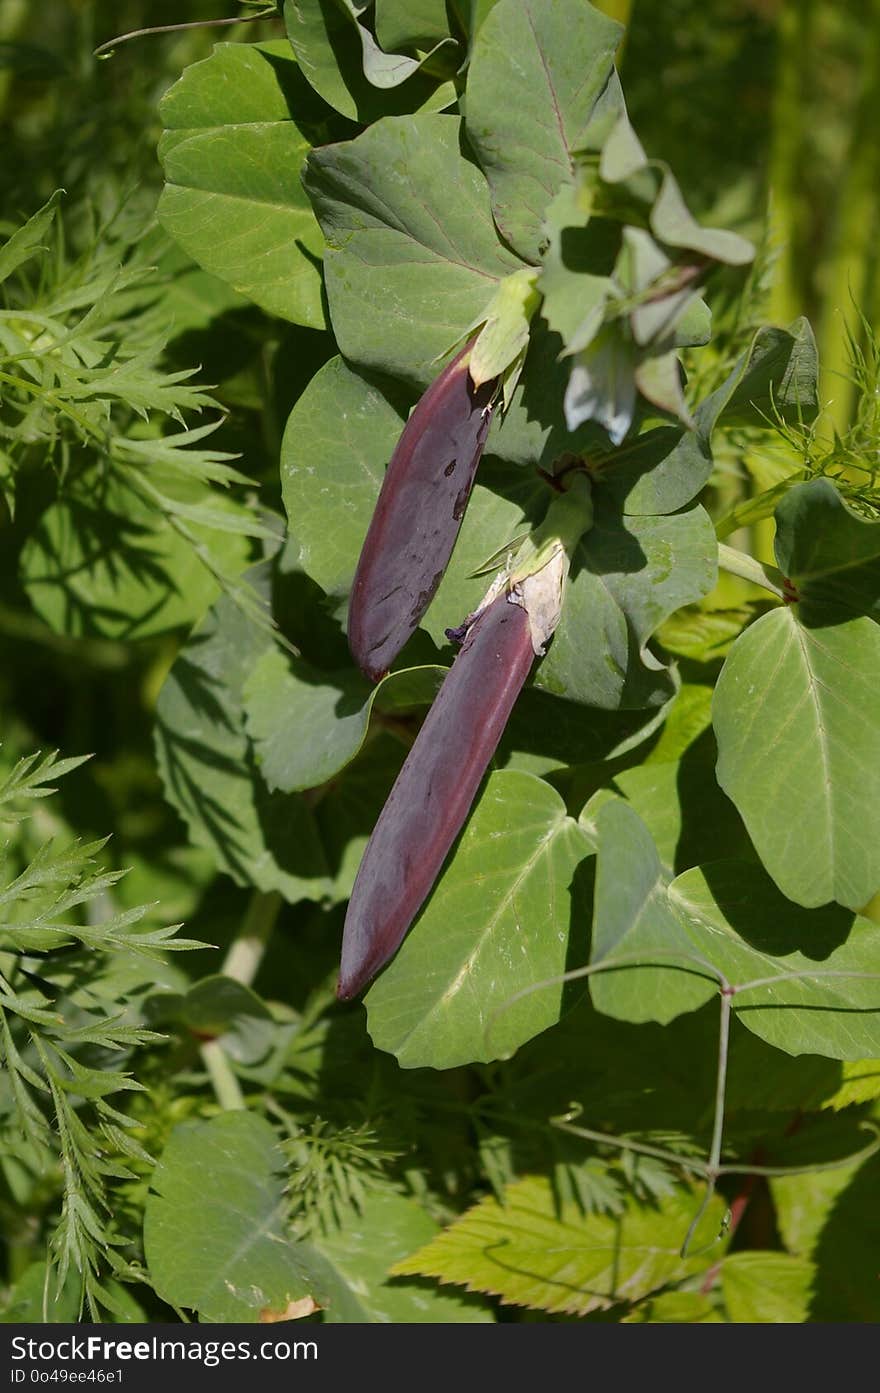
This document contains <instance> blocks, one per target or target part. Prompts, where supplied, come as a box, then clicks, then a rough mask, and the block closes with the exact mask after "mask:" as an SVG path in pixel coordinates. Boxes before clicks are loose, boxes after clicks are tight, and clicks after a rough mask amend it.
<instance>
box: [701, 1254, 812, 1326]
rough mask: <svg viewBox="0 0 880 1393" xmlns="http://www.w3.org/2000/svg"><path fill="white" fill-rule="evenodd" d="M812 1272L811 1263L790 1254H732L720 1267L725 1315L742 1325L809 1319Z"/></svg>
mask: <svg viewBox="0 0 880 1393" xmlns="http://www.w3.org/2000/svg"><path fill="white" fill-rule="evenodd" d="M815 1275H816V1274H815V1269H814V1267H813V1264H812V1263H811V1262H808V1261H807V1260H806V1259H805V1258H796V1257H792V1256H791V1254H790V1253H765V1252H757V1253H749V1252H745V1253H732V1254H731V1255H730V1257H727V1258H725V1259H724V1262H723V1264H722V1266H721V1290H722V1293H723V1295H724V1304H725V1306H726V1307H727V1314H728V1316H729V1318H730V1319H731V1320H732V1321H735V1322H736V1323H737V1324H744V1325H753V1324H756V1323H761V1324H773V1325H792V1324H798V1323H800V1322H802V1321H806V1320H809V1310H810V1291H811V1289H812V1286H813V1283H814V1281H815Z"/></svg>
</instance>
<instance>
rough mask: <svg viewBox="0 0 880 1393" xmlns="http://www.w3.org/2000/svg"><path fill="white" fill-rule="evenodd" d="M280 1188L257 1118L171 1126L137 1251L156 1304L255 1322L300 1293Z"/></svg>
mask: <svg viewBox="0 0 880 1393" xmlns="http://www.w3.org/2000/svg"><path fill="white" fill-rule="evenodd" d="M206 1177H210V1183H209V1184H206V1183H205V1181H206ZM284 1188H285V1187H284V1157H283V1155H282V1153H281V1150H280V1148H279V1147H278V1145H277V1139H276V1137H275V1133H274V1132H273V1130H272V1128H271V1127H270V1126H269V1123H268V1122H266V1121H265V1120H264V1119H263V1118H261V1117H257V1116H256V1115H255V1114H253V1113H248V1112H227V1113H221V1115H220V1116H219V1117H213V1118H211V1119H210V1120H209V1121H207V1122H184V1123H182V1124H181V1125H180V1126H179V1127H177V1128H176V1129H175V1131H174V1132H173V1133H172V1136H171V1139H170V1141H169V1142H168V1144H167V1146H166V1147H165V1151H164V1152H163V1154H162V1157H161V1159H160V1161H159V1163H158V1165H157V1166H156V1169H155V1171H154V1172H153V1177H152V1193H151V1194H150V1195H149V1196H148V1198H147V1203H146V1209H145V1213H144V1252H145V1256H146V1260H147V1266H148V1268H149V1272H150V1278H151V1280H152V1282H153V1284H154V1286H155V1288H156V1291H157V1292H158V1293H159V1295H160V1296H161V1297H162V1299H163V1300H165V1301H168V1302H170V1304H171V1305H172V1306H184V1307H188V1308H190V1309H193V1310H196V1311H198V1313H199V1316H200V1317H201V1319H202V1320H203V1321H211V1322H217V1321H220V1322H224V1321H227V1322H228V1321H242V1322H256V1321H260V1320H271V1319H273V1318H274V1319H276V1320H277V1319H279V1318H281V1317H283V1315H284V1313H285V1312H286V1311H287V1309H288V1307H289V1306H290V1304H291V1303H292V1302H296V1301H302V1300H303V1299H304V1298H305V1297H307V1296H309V1295H310V1294H311V1288H310V1279H309V1277H308V1275H307V1270H306V1267H305V1265H304V1263H303V1261H302V1257H301V1255H300V1253H299V1252H298V1251H297V1247H296V1245H295V1244H294V1243H293V1242H292V1241H291V1240H290V1239H289V1238H288V1237H287V1235H286V1233H285V1211H286V1200H285V1194H284Z"/></svg>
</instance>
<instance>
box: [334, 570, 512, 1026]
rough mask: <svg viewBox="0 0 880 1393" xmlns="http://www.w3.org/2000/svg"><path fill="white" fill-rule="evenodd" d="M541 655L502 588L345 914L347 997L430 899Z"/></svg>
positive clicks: (431, 716) (395, 798)
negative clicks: (523, 689)
mask: <svg viewBox="0 0 880 1393" xmlns="http://www.w3.org/2000/svg"><path fill="white" fill-rule="evenodd" d="M534 657H535V650H534V646H533V640H532V629H531V625H530V621H529V616H528V614H527V612H526V610H525V609H523V608H522V607H521V606H520V605H519V604H515V603H510V602H509V601H508V599H507V595H506V593H502V594H500V595H499V596H498V597H497V598H496V599H494V600H493V601H492V602H491V604H489V605H487V607H486V608H485V609H484V610H482V611H480V612H479V613H478V614H477V616H476V618H475V619H474V621H473V623H472V624H471V626H470V628H469V629H468V631H467V633H466V635H465V639H464V642H463V644H462V647H461V649H460V651H459V653H458V654H457V656H456V658H455V662H454V663H453V665H452V667H451V668H450V670H449V673H448V674H447V676H446V678H445V680H444V682H443V686H442V687H441V688H440V691H439V693H438V694H437V696H436V698H435V700H434V704H433V706H432V707H431V709H430V711H429V712H428V715H427V717H426V719H425V722H424V725H423V726H422V728H421V730H420V731H419V733H418V736H417V737H416V741H415V744H414V745H413V747H412V749H411V750H410V752H409V754H408V755H407V757H406V761H405V763H404V765H403V767H402V769H401V771H400V773H399V774H398V776H397V781H396V782H395V784H394V787H393V788H392V790H391V793H390V794H389V797H388V801H387V802H386V804H385V806H384V808H383V809H382V812H381V814H380V816H379V821H378V822H377V823H376V826H375V827H374V829H373V834H372V836H371V837H370V840H369V842H368V843H367V849H366V851H365V852H364V856H363V860H362V861H361V865H360V869H359V870H358V873H357V879H356V880H355V883H354V889H353V890H352V894H351V900H350V902H349V906H348V913H347V915H346V918H345V932H344V935H343V940H342V963H341V966H340V971H339V985H338V987H337V996H339V998H340V999H341V1000H343V1001H345V1000H347V999H348V998H349V997H352V996H355V995H356V994H357V992H359V991H360V990H361V989H362V988H363V987H365V986H366V984H367V982H369V980H370V978H371V977H373V976H374V975H375V974H376V973H377V972H378V971H379V969H380V967H382V966H383V965H384V964H385V963H386V962H387V961H388V959H389V958H390V957H391V956H392V954H393V953H394V952H395V951H396V949H397V948H398V946H399V944H400V943H401V941H402V939H403V937H404V935H405V934H406V931H407V929H408V928H409V926H410V924H411V923H412V921H413V919H414V918H415V916H416V914H417V913H418V911H419V909H420V908H421V906H422V903H423V902H424V900H425V898H426V897H427V895H428V893H429V891H430V889H431V886H432V885H433V884H434V881H435V880H436V878H437V875H438V874H439V871H440V868H441V866H442V865H443V862H444V860H445V859H446V856H447V854H448V852H449V849H450V847H451V846H452V843H453V842H454V841H455V838H456V836H457V835H458V833H459V830H460V829H461V826H462V823H463V822H464V820H465V818H466V817H467V814H468V810H469V809H470V806H471V803H472V802H473V800H474V796H475V794H476V792H477V789H478V787H479V785H480V781H481V779H482V777H483V775H484V773H485V772H486V766H487V765H488V763H489V761H490V759H491V758H492V756H493V754H494V753H495V750H496V747H497V745H498V741H499V740H500V739H501V735H502V732H503V730H504V727H505V725H506V723H507V719H508V717H509V715H510V712H511V710H512V709H513V704H514V702H515V701H516V699H517V697H518V695H519V693H520V690H521V688H522V686H523V683H524V682H525V680H526V678H527V677H528V675H529V671H530V669H531V666H532V662H533V661H534Z"/></svg>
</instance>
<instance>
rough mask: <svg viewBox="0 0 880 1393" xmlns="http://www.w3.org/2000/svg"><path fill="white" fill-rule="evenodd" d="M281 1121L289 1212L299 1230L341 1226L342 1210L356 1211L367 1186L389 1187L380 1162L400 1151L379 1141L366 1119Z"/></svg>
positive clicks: (305, 1231)
mask: <svg viewBox="0 0 880 1393" xmlns="http://www.w3.org/2000/svg"><path fill="white" fill-rule="evenodd" d="M285 1122H286V1126H287V1128H288V1135H287V1136H286V1137H285V1138H284V1140H283V1141H282V1142H281V1150H282V1151H283V1153H284V1155H285V1157H286V1159H287V1161H288V1163H289V1166H290V1183H289V1186H288V1199H289V1205H290V1217H291V1220H292V1222H293V1223H294V1224H295V1226H296V1229H297V1232H298V1233H300V1234H308V1233H314V1232H315V1231H322V1230H323V1231H332V1230H333V1229H335V1228H337V1227H341V1226H342V1224H343V1223H344V1221H345V1213H346V1210H351V1209H352V1208H354V1209H356V1210H358V1211H359V1210H360V1209H361V1207H362V1205H363V1202H364V1197H365V1195H366V1193H367V1191H368V1190H370V1189H375V1188H380V1189H388V1188H389V1185H390V1184H391V1183H392V1182H391V1180H390V1178H389V1176H388V1173H387V1171H386V1169H385V1168H386V1166H388V1165H390V1164H391V1163H392V1162H394V1161H396V1160H397V1159H398V1158H399V1156H400V1154H401V1153H400V1152H397V1151H393V1150H389V1149H387V1148H385V1147H382V1146H380V1144H379V1138H378V1136H377V1133H376V1132H375V1131H374V1129H373V1128H372V1127H371V1126H370V1125H369V1124H368V1123H361V1124H359V1125H357V1126H355V1125H349V1126H344V1127H337V1126H334V1125H333V1124H332V1123H329V1122H327V1121H326V1119H324V1118H320V1117H317V1118H315V1119H314V1120H313V1122H312V1123H311V1124H310V1125H309V1126H305V1125H299V1124H298V1123H296V1122H294V1120H293V1119H292V1118H290V1117H285Z"/></svg>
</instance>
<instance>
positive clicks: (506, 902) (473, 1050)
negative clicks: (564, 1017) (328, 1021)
mask: <svg viewBox="0 0 880 1393" xmlns="http://www.w3.org/2000/svg"><path fill="white" fill-rule="evenodd" d="M454 757H455V752H454V751H450V758H452V759H454ZM589 851H590V847H589V844H588V842H587V840H586V838H585V836H584V834H583V832H582V831H581V830H580V828H579V827H578V826H577V824H576V823H575V822H574V820H573V819H572V818H570V817H568V816H567V815H566V812H565V805H564V804H563V802H562V800H561V798H560V797H559V795H558V794H557V793H556V791H555V790H554V789H552V788H551V787H550V786H549V784H545V783H543V782H542V781H541V780H540V779H536V778H534V777H533V776H532V775H530V774H522V773H516V772H509V773H508V772H505V771H502V772H501V773H497V774H492V775H490V777H489V780H488V783H487V784H486V785H485V788H484V791H483V793H482V795H481V797H480V800H479V802H478V803H477V805H476V807H475V809H474V811H473V813H472V815H471V818H470V821H469V822H468V824H467V826H466V828H465V830H464V833H463V835H462V837H461V840H460V841H459V843H458V844H457V846H456V848H455V849H454V851H453V854H452V859H451V860H450V861H449V862H448V864H447V866H446V869H445V870H444V871H443V873H442V874H441V877H440V879H439V880H438V882H437V884H436V886H435V889H434V892H433V894H432V896H431V898H430V900H429V901H428V903H427V905H426V907H425V908H424V910H423V911H422V913H421V915H420V916H419V918H418V919H417V920H416V923H415V925H414V926H413V928H412V929H411V930H410V932H409V934H408V936H407V938H406V939H405V940H404V942H403V945H402V946H401V948H400V949H399V951H398V953H397V956H396V957H395V958H394V960H393V961H392V962H391V964H390V965H389V967H388V968H387V969H386V970H385V972H384V973H383V975H382V976H381V977H380V978H379V980H378V981H377V982H376V984H375V985H374V986H373V987H372V988H371V990H370V992H369V993H368V995H367V998H366V1005H367V1020H368V1029H369V1031H370V1035H371V1036H372V1039H373V1043H374V1044H375V1045H376V1046H377V1047H378V1048H379V1049H383V1050H388V1051H389V1052H390V1053H391V1054H394V1055H396V1057H397V1060H398V1062H399V1063H400V1064H402V1065H403V1066H404V1067H405V1068H419V1067H425V1066H427V1067H429V1068H432V1069H449V1068H452V1067H453V1066H454V1065H456V1064H464V1063H470V1062H472V1061H477V1060H489V1059H498V1058H501V1057H503V1056H505V1055H507V1054H509V1053H511V1052H512V1051H513V1050H514V1049H516V1048H517V1046H518V1045H520V1044H522V1042H523V1041H524V1040H528V1039H530V1038H531V1037H532V1036H533V1035H536V1034H538V1032H539V1031H541V1030H545V1029H546V1028H547V1027H548V1026H549V1025H552V1024H554V1022H555V1021H557V1020H558V1019H559V1015H560V1010H561V1005H562V998H563V988H562V986H561V985H559V983H558V981H555V980H554V981H553V982H552V984H551V985H548V986H547V988H546V989H545V990H543V991H540V992H534V993H532V994H530V995H528V996H526V997H524V998H523V1000H521V1001H519V1002H516V1003H514V1004H511V998H512V997H513V996H514V995H515V994H516V993H517V992H518V991H520V990H522V989H525V988H528V987H530V986H532V985H533V984H534V983H535V982H536V981H539V980H543V979H545V978H546V979H558V977H559V976H560V974H561V973H563V972H564V971H565V968H566V966H567V965H570V964H569V963H568V957H569V953H570V951H571V949H570V945H569V927H570V924H571V922H572V916H573V915H574V914H575V913H576V907H577V905H578V903H579V901H580V892H579V889H578V884H577V882H576V881H575V873H576V871H577V868H578V866H579V864H580V862H581V861H583V860H584V858H585V857H586V856H587V855H588V854H589ZM571 946H572V947H573V946H574V945H571Z"/></svg>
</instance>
